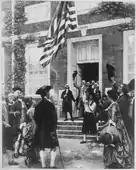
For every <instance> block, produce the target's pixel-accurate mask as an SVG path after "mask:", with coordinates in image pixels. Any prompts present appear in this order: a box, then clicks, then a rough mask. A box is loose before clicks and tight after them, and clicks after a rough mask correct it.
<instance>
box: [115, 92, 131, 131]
mask: <svg viewBox="0 0 136 170" xmlns="http://www.w3.org/2000/svg"><path fill="white" fill-rule="evenodd" d="M117 102H118V104H119V108H120V112H121V115H122V118H123V121H124V124H125V126H126V129H127V131H128V133H130V122H131V119H130V117H129V116H128V112H129V105H130V100H129V98H128V96H126V95H124V94H122V95H121V96H119V98H118V100H117Z"/></svg>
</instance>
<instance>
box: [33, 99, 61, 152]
mask: <svg viewBox="0 0 136 170" xmlns="http://www.w3.org/2000/svg"><path fill="white" fill-rule="evenodd" d="M34 120H35V122H36V126H37V128H36V133H35V136H34V145H35V147H38V148H40V149H44V148H54V147H55V146H57V145H58V143H57V136H56V128H57V113H56V109H55V106H54V105H53V104H52V103H51V102H50V101H49V100H48V99H43V100H41V102H40V103H39V104H38V105H37V106H36V107H35V113H34ZM54 138H55V139H56V140H54Z"/></svg>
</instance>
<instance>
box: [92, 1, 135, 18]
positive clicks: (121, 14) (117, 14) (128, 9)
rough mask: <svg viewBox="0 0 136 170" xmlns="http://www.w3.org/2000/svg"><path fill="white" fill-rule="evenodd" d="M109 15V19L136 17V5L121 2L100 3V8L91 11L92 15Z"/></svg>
mask: <svg viewBox="0 0 136 170" xmlns="http://www.w3.org/2000/svg"><path fill="white" fill-rule="evenodd" d="M103 13H104V14H107V17H108V18H109V19H115V18H125V17H133V16H135V4H133V3H124V2H119V1H117V2H116V1H113V2H112V1H109V2H108V1H107V2H101V3H99V5H98V7H96V8H94V10H91V11H90V15H96V14H103Z"/></svg>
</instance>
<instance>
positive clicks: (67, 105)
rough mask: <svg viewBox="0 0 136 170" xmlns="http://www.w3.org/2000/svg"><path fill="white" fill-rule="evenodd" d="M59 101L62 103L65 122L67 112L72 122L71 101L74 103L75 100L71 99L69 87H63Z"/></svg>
mask: <svg viewBox="0 0 136 170" xmlns="http://www.w3.org/2000/svg"><path fill="white" fill-rule="evenodd" d="M61 99H63V102H62V112H63V113H64V114H65V120H64V121H66V120H67V112H69V114H70V116H71V120H72V121H74V119H73V117H72V100H73V101H74V102H75V99H74V97H73V94H72V91H71V90H70V89H69V85H67V84H66V85H65V90H64V91H63V92H62V94H61Z"/></svg>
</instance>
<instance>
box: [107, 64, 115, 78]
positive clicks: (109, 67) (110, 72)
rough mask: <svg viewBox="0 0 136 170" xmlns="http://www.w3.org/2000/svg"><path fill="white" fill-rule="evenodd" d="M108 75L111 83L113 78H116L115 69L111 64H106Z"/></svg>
mask: <svg viewBox="0 0 136 170" xmlns="http://www.w3.org/2000/svg"><path fill="white" fill-rule="evenodd" d="M106 68H107V74H108V79H109V81H112V80H111V78H112V77H115V68H114V67H113V66H112V65H111V64H108V63H107V64H106Z"/></svg>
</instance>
